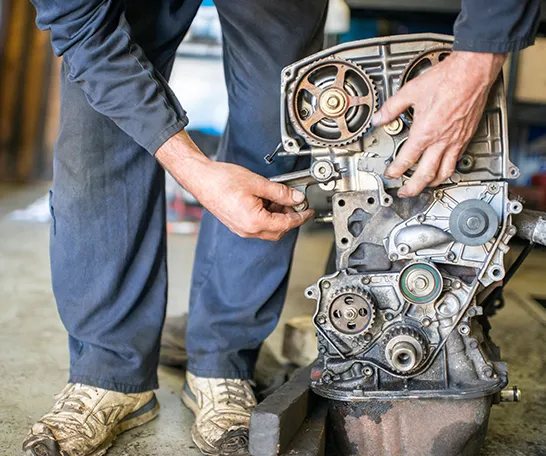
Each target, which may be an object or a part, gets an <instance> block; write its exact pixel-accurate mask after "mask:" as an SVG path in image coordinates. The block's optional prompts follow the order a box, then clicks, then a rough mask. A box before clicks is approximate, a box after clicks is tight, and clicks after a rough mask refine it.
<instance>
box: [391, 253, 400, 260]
mask: <svg viewBox="0 0 546 456" xmlns="http://www.w3.org/2000/svg"><path fill="white" fill-rule="evenodd" d="M389 260H390V261H393V262H394V261H396V260H398V255H397V254H396V253H390V254H389Z"/></svg>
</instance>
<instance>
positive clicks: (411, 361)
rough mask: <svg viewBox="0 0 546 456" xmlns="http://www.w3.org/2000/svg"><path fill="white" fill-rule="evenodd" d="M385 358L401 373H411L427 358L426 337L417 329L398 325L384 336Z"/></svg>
mask: <svg viewBox="0 0 546 456" xmlns="http://www.w3.org/2000/svg"><path fill="white" fill-rule="evenodd" d="M383 345H384V347H385V352H384V353H385V359H386V360H387V362H388V363H389V366H390V367H391V368H392V369H393V370H395V371H396V372H398V373H400V374H409V373H411V372H414V371H415V370H416V369H418V368H419V367H420V366H421V365H422V363H423V361H424V360H425V358H426V354H427V346H426V342H425V338H424V337H423V336H422V335H421V334H420V333H419V331H418V330H417V329H414V328H411V327H409V326H396V327H394V328H392V329H389V330H387V332H386V333H385V335H384V336H383Z"/></svg>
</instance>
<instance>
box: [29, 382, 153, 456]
mask: <svg viewBox="0 0 546 456" xmlns="http://www.w3.org/2000/svg"><path fill="white" fill-rule="evenodd" d="M55 400H56V402H55V405H54V406H53V408H52V410H51V412H49V413H48V414H47V415H45V416H44V417H43V418H42V419H41V420H40V421H38V422H37V423H36V424H35V425H34V426H32V429H31V430H30V432H29V434H28V436H27V438H26V439H25V441H24V442H23V451H24V454H25V456H102V455H104V454H105V453H106V452H107V451H108V448H110V446H112V443H113V442H114V440H115V439H116V437H117V436H118V435H119V434H121V433H122V432H125V431H128V430H129V429H133V428H134V427H137V426H140V425H142V424H144V423H147V422H148V421H151V420H153V419H154V418H155V417H156V416H157V415H158V413H159V403H158V402H157V399H156V397H155V394H154V393H153V392H151V391H150V392H146V393H139V394H123V393H117V392H115V391H108V390H104V389H101V388H94V387H92V386H87V385H82V384H79V383H78V384H72V383H69V384H68V385H67V386H66V388H65V389H64V390H63V391H62V392H61V393H59V394H58V395H57V396H55Z"/></svg>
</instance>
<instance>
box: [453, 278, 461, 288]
mask: <svg viewBox="0 0 546 456" xmlns="http://www.w3.org/2000/svg"><path fill="white" fill-rule="evenodd" d="M462 286H463V284H462V283H461V282H459V281H458V280H455V281H454V282H453V285H452V287H453V288H454V289H455V290H459V289H461V288H462Z"/></svg>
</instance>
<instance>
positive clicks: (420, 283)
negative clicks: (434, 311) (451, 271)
mask: <svg viewBox="0 0 546 456" xmlns="http://www.w3.org/2000/svg"><path fill="white" fill-rule="evenodd" d="M398 286H399V288H400V292H401V293H402V296H404V298H405V299H406V300H407V301H409V302H411V303H412V304H427V303H429V302H432V301H434V300H436V299H437V298H438V297H439V296H440V294H441V293H442V288H443V279H442V275H441V274H440V272H439V271H438V269H436V268H435V267H434V266H433V265H431V264H429V263H413V264H410V265H409V266H406V267H405V268H404V269H403V270H402V272H401V273H400V277H399V279H398Z"/></svg>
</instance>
